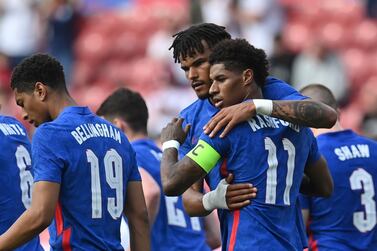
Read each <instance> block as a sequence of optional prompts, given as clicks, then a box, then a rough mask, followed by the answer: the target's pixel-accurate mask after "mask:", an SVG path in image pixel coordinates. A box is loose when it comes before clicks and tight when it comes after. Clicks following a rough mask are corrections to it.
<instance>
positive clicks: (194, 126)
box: [179, 77, 307, 157]
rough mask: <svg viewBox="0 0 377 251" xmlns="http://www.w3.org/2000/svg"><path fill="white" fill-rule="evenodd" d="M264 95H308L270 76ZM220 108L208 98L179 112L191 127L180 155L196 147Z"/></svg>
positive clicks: (295, 97)
mask: <svg viewBox="0 0 377 251" xmlns="http://www.w3.org/2000/svg"><path fill="white" fill-rule="evenodd" d="M262 93H263V97H264V98H265V99H271V100H304V99H307V97H305V96H303V95H302V94H300V93H299V92H298V91H297V90H296V89H294V88H293V87H291V86H290V85H289V84H287V83H285V82H284V81H282V80H279V79H276V78H273V77H268V78H267V79H266V83H265V85H264V86H263V88H262ZM218 111H219V110H218V109H217V108H216V107H215V106H213V105H212V104H211V103H210V102H209V100H208V99H198V100H196V101H195V102H194V103H192V104H191V105H190V106H188V107H186V108H185V109H184V110H182V111H181V112H180V114H179V116H180V117H181V118H183V119H184V122H183V123H184V124H183V126H185V125H186V124H190V125H191V128H190V130H189V133H188V135H187V138H186V140H185V142H184V143H183V144H182V145H181V147H180V148H179V156H180V157H183V156H185V155H186V154H187V153H188V152H189V151H190V150H191V149H193V148H194V146H195V145H196V143H197V142H198V139H199V137H200V135H201V134H202V132H203V126H204V125H205V124H206V123H207V122H208V121H209V120H210V118H211V117H212V116H213V115H214V114H216V113H217V112H218Z"/></svg>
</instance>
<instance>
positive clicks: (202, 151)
mask: <svg viewBox="0 0 377 251" xmlns="http://www.w3.org/2000/svg"><path fill="white" fill-rule="evenodd" d="M186 156H187V157H189V158H190V159H192V160H193V161H195V163H196V164H198V165H199V166H200V167H201V168H203V170H204V171H205V172H206V173H209V171H211V170H212V168H213V167H214V166H215V165H216V163H217V161H219V159H220V158H221V156H220V154H219V153H218V152H217V151H216V150H215V149H214V148H213V147H212V146H210V145H209V144H208V143H207V142H205V141H204V140H201V139H200V140H199V141H198V144H196V146H195V147H194V149H192V150H191V151H190V152H189V153H188V154H186Z"/></svg>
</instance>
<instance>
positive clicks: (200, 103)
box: [179, 99, 205, 118]
mask: <svg viewBox="0 0 377 251" xmlns="http://www.w3.org/2000/svg"><path fill="white" fill-rule="evenodd" d="M204 103H205V100H203V99H197V100H196V101H195V102H193V103H192V104H190V105H189V106H187V107H186V108H184V109H183V110H182V111H181V112H180V113H179V116H180V117H182V118H185V117H189V116H190V115H192V114H193V111H196V110H198V109H201V108H202V107H203V106H204Z"/></svg>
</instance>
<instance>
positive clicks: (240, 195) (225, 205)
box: [183, 174, 257, 216]
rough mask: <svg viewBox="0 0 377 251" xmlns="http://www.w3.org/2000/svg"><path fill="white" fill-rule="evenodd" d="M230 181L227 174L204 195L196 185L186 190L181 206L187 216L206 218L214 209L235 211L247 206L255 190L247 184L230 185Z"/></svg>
mask: <svg viewBox="0 0 377 251" xmlns="http://www.w3.org/2000/svg"><path fill="white" fill-rule="evenodd" d="M224 181H225V182H224ZM232 181H233V174H229V175H228V177H227V178H226V179H225V180H222V181H221V182H220V183H219V184H218V186H217V187H216V189H215V190H213V191H210V192H207V193H206V194H205V195H204V194H203V193H201V192H200V191H202V190H201V187H202V186H199V187H198V184H197V183H195V184H194V185H193V186H191V187H190V188H189V189H187V190H186V192H184V194H183V206H184V207H185V210H186V212H187V213H188V215H190V216H206V215H208V214H209V213H211V212H212V210H213V209H215V208H222V209H229V210H237V209H240V208H242V207H245V206H247V205H249V204H250V203H251V199H254V198H255V197H256V193H257V188H256V187H253V185H252V184H249V183H240V184H230V183H231V182H232Z"/></svg>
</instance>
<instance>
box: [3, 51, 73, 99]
mask: <svg viewBox="0 0 377 251" xmlns="http://www.w3.org/2000/svg"><path fill="white" fill-rule="evenodd" d="M36 82H41V83H43V84H45V85H47V86H49V87H50V88H52V89H54V90H62V91H63V90H64V91H67V87H66V85H65V78H64V71H63V66H62V65H61V64H60V63H59V61H58V60H56V59H55V58H53V57H51V56H50V55H47V54H34V55H32V56H30V57H27V58H25V59H24V60H22V61H21V63H19V64H18V65H17V66H16V67H15V68H14V70H13V72H12V77H11V81H10V83H11V88H12V89H13V90H14V89H17V91H19V92H31V91H33V90H34V86H35V83H36Z"/></svg>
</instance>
